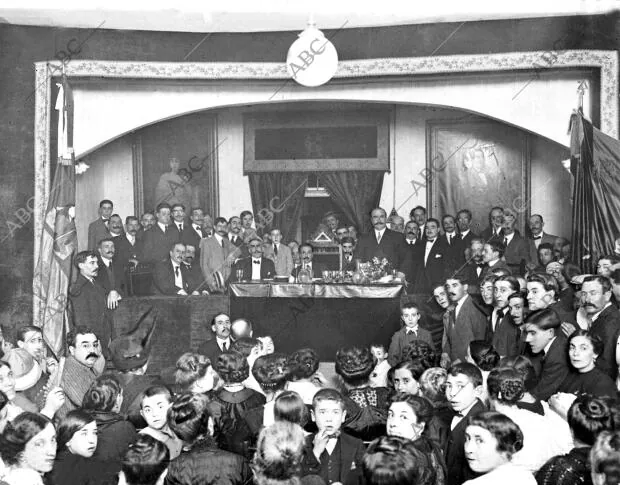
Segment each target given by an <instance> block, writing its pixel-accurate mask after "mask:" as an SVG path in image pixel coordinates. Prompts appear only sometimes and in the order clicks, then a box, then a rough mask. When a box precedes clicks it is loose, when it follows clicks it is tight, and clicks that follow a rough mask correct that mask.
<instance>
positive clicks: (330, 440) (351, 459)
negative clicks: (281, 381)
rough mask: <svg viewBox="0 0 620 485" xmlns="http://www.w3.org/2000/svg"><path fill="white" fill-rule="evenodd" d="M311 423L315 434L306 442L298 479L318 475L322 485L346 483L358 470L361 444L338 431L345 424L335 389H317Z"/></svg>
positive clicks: (344, 415) (340, 398)
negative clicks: (313, 423) (300, 474)
mask: <svg viewBox="0 0 620 485" xmlns="http://www.w3.org/2000/svg"><path fill="white" fill-rule="evenodd" d="M310 414H311V416H312V420H313V421H314V422H315V423H316V426H317V428H318V431H317V433H315V434H311V435H309V436H308V437H307V438H306V445H305V447H304V457H303V460H302V476H306V475H319V476H320V477H321V478H322V479H323V481H324V482H325V483H326V484H330V483H336V482H340V483H346V481H347V477H348V475H349V473H350V472H351V471H352V470H355V469H356V468H358V467H360V466H361V463H362V458H363V456H364V443H363V442H362V441H361V440H359V439H357V438H354V437H352V436H349V435H348V434H345V433H343V432H341V431H340V427H341V426H342V423H343V422H344V420H345V417H346V414H347V413H346V411H345V409H344V399H343V397H342V395H341V394H340V393H339V392H338V391H336V390H335V389H329V388H327V389H321V390H320V391H319V392H317V393H316V394H315V395H314V399H313V400H312V411H311V412H310Z"/></svg>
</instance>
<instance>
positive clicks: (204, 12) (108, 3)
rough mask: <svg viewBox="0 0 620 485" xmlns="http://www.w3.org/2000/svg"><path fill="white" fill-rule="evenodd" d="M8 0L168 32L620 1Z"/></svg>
mask: <svg viewBox="0 0 620 485" xmlns="http://www.w3.org/2000/svg"><path fill="white" fill-rule="evenodd" d="M504 3H505V4H506V5H505V6H503V4H502V2H498V1H496V0H494V1H482V0H469V1H463V0H434V1H430V2H414V1H412V0H382V1H381V2H378V1H377V0H373V1H369V0H357V1H351V0H313V1H312V2H308V3H306V2H303V1H301V0H259V1H257V0H252V1H249V0H228V1H224V2H221V1H218V2H217V3H216V2H215V1H214V0H202V1H200V0H177V1H174V2H172V1H170V0H149V1H143V0H141V1H138V0H124V1H122V0H105V1H104V0H88V1H84V0H56V1H51V0H21V1H20V0H3V1H2V6H0V23H8V24H15V25H33V26H53V27H77V28H95V27H99V28H102V29H121V30H154V31H170V32H276V31H298V30H299V31H301V30H303V29H304V28H305V26H306V24H307V21H308V18H309V16H310V15H313V17H314V20H315V21H316V24H317V27H319V28H320V29H339V28H346V29H350V28H356V27H379V26H392V25H408V24H422V23H436V22H465V21H476V20H493V19H518V18H531V17H547V16H571V15H585V14H590V15H592V14H604V13H608V12H610V11H612V10H615V9H620V0H562V1H561V2H559V1H557V0H520V1H518V2H512V1H511V2H504Z"/></svg>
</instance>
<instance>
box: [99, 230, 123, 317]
mask: <svg viewBox="0 0 620 485" xmlns="http://www.w3.org/2000/svg"><path fill="white" fill-rule="evenodd" d="M97 251H98V252H99V255H98V257H97V264H98V265H99V270H98V271H97V276H95V281H97V283H99V284H100V285H101V286H103V288H104V289H105V291H106V293H107V294H108V296H107V305H108V308H109V309H110V310H115V309H116V308H117V307H118V302H119V301H120V300H121V298H122V295H123V286H124V282H123V270H122V268H121V267H119V265H118V263H117V261H116V259H115V258H114V255H115V254H116V249H115V247H114V241H112V239H103V240H101V241H99V246H98V248H97Z"/></svg>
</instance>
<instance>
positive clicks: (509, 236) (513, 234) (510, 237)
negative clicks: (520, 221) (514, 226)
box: [504, 232, 515, 243]
mask: <svg viewBox="0 0 620 485" xmlns="http://www.w3.org/2000/svg"><path fill="white" fill-rule="evenodd" d="M504 237H505V238H506V240H507V241H508V243H510V241H512V238H513V237H515V233H514V232H513V233H512V234H506V235H504Z"/></svg>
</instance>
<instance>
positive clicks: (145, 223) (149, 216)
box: [140, 212, 157, 232]
mask: <svg viewBox="0 0 620 485" xmlns="http://www.w3.org/2000/svg"><path fill="white" fill-rule="evenodd" d="M156 222H157V219H156V218H155V214H153V213H152V212H145V213H144V214H142V217H141V218H140V226H141V229H140V232H145V231H148V230H149V229H151V228H152V227H153V226H154V225H155V223H156Z"/></svg>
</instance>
